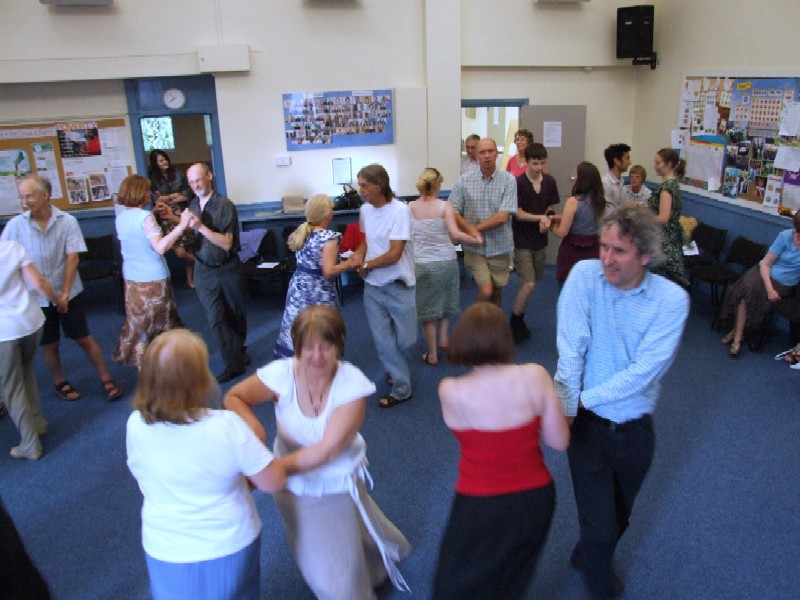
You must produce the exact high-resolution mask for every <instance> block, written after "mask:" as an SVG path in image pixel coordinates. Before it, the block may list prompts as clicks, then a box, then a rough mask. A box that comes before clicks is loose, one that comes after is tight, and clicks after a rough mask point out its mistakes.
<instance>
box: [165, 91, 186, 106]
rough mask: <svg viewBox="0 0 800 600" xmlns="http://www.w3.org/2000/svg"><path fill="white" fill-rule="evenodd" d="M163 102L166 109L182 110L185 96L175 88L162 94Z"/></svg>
mask: <svg viewBox="0 0 800 600" xmlns="http://www.w3.org/2000/svg"><path fill="white" fill-rule="evenodd" d="M163 100H164V106H166V107H167V108H172V109H178V108H183V107H184V106H185V105H186V94H184V93H183V92H182V91H181V90H179V89H177V88H170V89H168V90H167V91H165V92H164V96H163Z"/></svg>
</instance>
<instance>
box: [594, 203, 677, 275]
mask: <svg viewBox="0 0 800 600" xmlns="http://www.w3.org/2000/svg"><path fill="white" fill-rule="evenodd" d="M612 225H616V226H617V228H618V229H619V235H620V237H627V238H630V239H631V241H632V242H633V243H634V244H635V245H636V248H637V249H638V250H639V253H640V254H649V255H650V264H649V266H650V267H657V266H658V265H660V264H661V263H663V262H664V259H665V257H664V228H663V226H662V225H661V223H659V222H658V221H656V216H655V214H654V213H653V211H652V210H650V209H649V208H648V207H646V206H641V205H638V204H633V203H632V202H626V203H624V204H623V205H622V206H619V207H618V208H616V209H614V210H612V211H611V212H610V213H606V215H605V216H604V217H603V218H602V220H601V221H600V228H601V229H603V230H604V229H608V228H609V227H611V226H612Z"/></svg>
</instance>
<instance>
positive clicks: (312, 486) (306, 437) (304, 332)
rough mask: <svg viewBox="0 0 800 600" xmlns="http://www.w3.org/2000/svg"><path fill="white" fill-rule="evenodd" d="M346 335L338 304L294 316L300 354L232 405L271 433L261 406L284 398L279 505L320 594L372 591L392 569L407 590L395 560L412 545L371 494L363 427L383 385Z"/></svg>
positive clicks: (234, 395)
mask: <svg viewBox="0 0 800 600" xmlns="http://www.w3.org/2000/svg"><path fill="white" fill-rule="evenodd" d="M346 335H347V331H346V327H345V324H344V320H343V319H342V316H341V315H340V314H339V311H337V310H336V309H335V308H334V307H332V306H326V305H317V306H310V307H308V308H306V309H305V310H303V311H302V312H301V313H300V314H299V315H297V318H296V319H295V320H294V323H293V324H292V342H293V345H294V350H295V356H294V358H282V359H279V360H275V361H273V362H271V363H269V364H268V365H266V366H264V367H262V368H260V369H259V370H258V371H257V372H256V373H255V374H254V375H251V376H250V377H249V378H247V379H245V380H244V381H242V382H241V383H238V384H237V385H235V386H233V387H232V388H231V389H230V391H229V392H228V394H227V395H226V396H225V406H226V407H227V408H228V409H230V410H233V411H235V412H237V413H238V414H239V415H240V416H241V417H242V418H243V419H244V420H245V422H246V423H247V424H248V425H250V427H251V428H252V429H253V431H254V432H255V433H256V435H257V436H258V437H259V438H260V439H261V440H262V441H266V438H267V434H266V432H265V430H264V426H263V425H262V424H261V421H259V419H258V417H257V416H256V415H255V413H254V412H253V406H254V405H256V404H260V403H262V402H274V403H275V420H276V422H277V427H278V433H277V436H276V438H275V447H274V451H275V456H277V457H279V460H280V461H281V463H282V464H283V465H285V466H286V471H287V474H288V475H289V478H288V481H287V483H286V490H285V491H282V492H279V493H277V494H275V504H276V505H277V507H278V511H279V512H280V515H281V519H282V520H283V524H284V527H285V529H286V536H287V537H288V538H289V545H290V546H291V549H292V553H293V554H294V557H295V561H296V562H297V566H298V567H299V568H300V572H301V573H302V574H303V578H304V579H305V580H306V583H307V584H308V586H309V587H310V588H311V590H312V591H313V592H314V594H315V595H316V597H317V598H328V599H335V598H342V599H345V598H347V599H350V598H353V599H355V598H358V599H362V600H366V599H371V598H375V591H374V590H375V588H377V587H378V586H380V585H381V584H382V583H383V582H384V581H385V580H386V578H387V577H389V578H390V579H391V581H392V583H393V584H394V585H395V586H396V587H397V588H398V589H405V590H408V587H407V586H406V584H405V581H404V580H403V576H402V575H401V574H400V571H399V570H398V568H397V565H396V563H397V562H398V561H400V560H402V559H403V558H404V557H405V556H406V555H407V554H408V553H409V552H410V551H411V546H410V545H409V543H408V541H407V540H406V538H405V537H404V536H403V534H402V533H400V532H399V531H398V530H397V528H396V527H395V526H394V525H393V524H392V523H391V522H390V521H389V520H388V519H387V518H386V517H385V516H384V514H383V513H382V512H381V510H380V509H379V508H378V506H377V505H376V504H375V502H374V501H373V500H372V498H370V497H369V494H367V489H366V487H365V484H364V482H365V481H370V482H371V478H370V476H369V473H368V472H367V458H366V452H367V446H366V442H365V441H364V438H362V437H361V434H360V433H359V432H358V430H359V429H360V428H361V425H362V424H363V422H364V414H365V412H366V400H365V397H366V396H369V395H370V394H372V393H374V392H375V385H374V384H373V383H372V382H371V381H370V380H369V379H367V378H366V376H365V375H364V374H363V373H362V372H361V371H360V370H359V369H358V368H357V367H355V366H354V365H352V364H350V363H348V362H346V361H344V360H341V356H342V354H343V352H344V343H345V338H346Z"/></svg>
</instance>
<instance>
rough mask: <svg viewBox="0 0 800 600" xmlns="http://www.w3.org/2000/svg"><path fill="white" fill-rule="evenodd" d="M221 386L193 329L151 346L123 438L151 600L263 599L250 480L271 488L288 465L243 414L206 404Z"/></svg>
mask: <svg viewBox="0 0 800 600" xmlns="http://www.w3.org/2000/svg"><path fill="white" fill-rule="evenodd" d="M218 393H219V388H218V387H217V383H216V380H215V379H214V376H213V375H212V374H211V372H210V371H209V370H208V349H207V348H206V345H205V343H204V342H203V340H202V339H200V337H199V336H197V335H196V334H194V333H192V332H190V331H188V330H185V329H173V330H172V331H168V332H166V333H162V334H161V335H160V336H158V337H157V338H156V339H155V340H153V342H152V343H151V344H150V345H149V346H148V347H147V350H146V351H145V354H144V358H143V360H142V368H141V371H140V373H139V383H138V387H137V389H136V395H135V397H134V400H133V406H134V408H136V410H135V411H134V412H133V413H132V414H131V416H130V418H129V419H128V427H127V439H126V442H127V450H128V468H129V469H130V471H131V473H132V474H133V476H134V477H135V478H136V481H137V483H138V484H139V489H140V490H141V491H142V495H143V496H144V505H143V506H142V546H144V551H145V555H146V559H147V571H148V574H149V576H150V587H151V590H152V593H153V598H154V599H155V600H162V599H164V600H166V599H169V600H260V598H262V597H263V596H262V595H261V593H260V590H259V584H260V579H261V577H260V550H261V544H260V539H261V520H260V519H259V517H258V513H257V511H256V507H255V503H254V502H253V497H252V494H251V492H250V489H249V487H248V481H250V482H251V483H252V484H253V485H255V486H256V487H257V488H258V489H260V490H261V491H263V492H267V493H272V492H275V491H277V490H279V489H282V488H283V486H284V485H285V482H286V471H285V469H284V468H283V466H282V465H281V464H280V461H275V460H273V455H272V453H271V452H270V451H269V450H268V449H267V448H266V446H264V444H263V443H262V442H261V441H259V439H258V438H257V437H256V436H255V434H254V433H253V432H252V431H251V430H250V428H249V427H247V425H246V424H245V423H244V421H242V419H241V418H240V417H239V416H238V415H236V414H235V413H232V412H230V411H227V410H213V409H211V408H209V402H210V400H211V398H212V397H213V396H214V395H215V394H218Z"/></svg>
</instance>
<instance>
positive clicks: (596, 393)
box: [555, 260, 689, 423]
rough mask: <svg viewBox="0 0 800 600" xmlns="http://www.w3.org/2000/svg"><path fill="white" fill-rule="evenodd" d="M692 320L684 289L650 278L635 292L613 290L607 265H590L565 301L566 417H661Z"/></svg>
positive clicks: (561, 370) (573, 276)
mask: <svg viewBox="0 0 800 600" xmlns="http://www.w3.org/2000/svg"><path fill="white" fill-rule="evenodd" d="M688 314H689V298H688V295H687V294H686V292H685V291H684V290H683V289H681V287H680V286H678V285H676V284H675V283H672V282H671V281H668V280H667V279H665V278H663V277H661V276H659V275H654V274H652V273H650V272H649V271H645V275H644V279H643V280H642V283H641V284H639V286H638V287H636V288H634V289H632V290H620V289H618V288H616V287H614V286H613V285H611V284H609V283H608V282H607V281H606V279H605V276H604V275H603V267H602V264H601V263H600V261H599V260H583V261H580V262H579V263H577V264H576V265H575V266H574V267H573V268H572V271H571V272H570V274H569V277H568V278H567V281H566V283H565V284H564V288H563V289H562V290H561V295H560V296H559V299H558V334H557V344H558V369H557V371H556V376H555V384H556V392H557V393H558V397H559V400H560V401H561V406H562V408H563V409H564V414H565V415H567V416H574V415H575V414H576V413H577V411H578V403H579V402H580V403H581V404H582V405H583V406H584V408H586V409H588V410H591V411H592V412H594V413H596V414H598V415H600V416H601V417H603V418H605V419H609V420H611V421H614V422H616V423H623V422H625V421H630V420H631V419H636V418H639V417H641V416H642V415H645V414H650V413H652V412H653V411H654V410H655V405H656V401H657V400H658V395H659V391H660V389H661V384H660V380H661V378H662V377H663V376H664V374H665V373H666V372H667V370H668V369H669V367H670V365H672V361H673V360H674V359H675V355H676V353H677V351H678V344H679V343H680V340H681V335H682V334H683V327H684V325H685V323H686V317H687V315H688Z"/></svg>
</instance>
